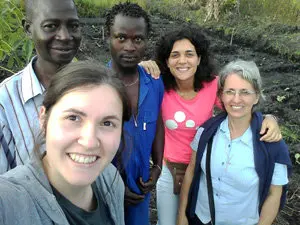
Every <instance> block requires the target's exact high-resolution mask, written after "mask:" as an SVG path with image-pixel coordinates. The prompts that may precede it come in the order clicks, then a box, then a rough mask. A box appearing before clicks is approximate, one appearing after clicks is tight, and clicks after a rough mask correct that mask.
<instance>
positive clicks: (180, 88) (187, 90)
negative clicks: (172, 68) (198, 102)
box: [176, 81, 197, 100]
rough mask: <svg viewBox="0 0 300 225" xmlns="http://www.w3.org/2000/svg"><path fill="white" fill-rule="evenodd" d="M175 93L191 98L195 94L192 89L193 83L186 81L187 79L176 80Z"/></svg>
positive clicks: (187, 98)
mask: <svg viewBox="0 0 300 225" xmlns="http://www.w3.org/2000/svg"><path fill="white" fill-rule="evenodd" d="M176 84H177V90H176V91H177V93H178V94H179V95H180V96H181V97H182V98H184V99H186V100H190V99H193V98H194V97H195V96H196V95H197V92H196V91H195V90H194V83H193V82H188V81H186V82H185V81H181V82H177V81H176Z"/></svg>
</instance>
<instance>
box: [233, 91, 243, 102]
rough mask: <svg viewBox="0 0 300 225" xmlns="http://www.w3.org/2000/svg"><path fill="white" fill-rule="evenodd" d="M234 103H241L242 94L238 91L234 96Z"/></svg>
mask: <svg viewBox="0 0 300 225" xmlns="http://www.w3.org/2000/svg"><path fill="white" fill-rule="evenodd" d="M233 101H234V102H240V101H241V97H240V93H239V92H238V91H237V92H235V94H234V96H233Z"/></svg>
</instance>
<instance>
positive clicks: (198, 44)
mask: <svg viewBox="0 0 300 225" xmlns="http://www.w3.org/2000/svg"><path fill="white" fill-rule="evenodd" d="M209 53H210V49H209V41H208V40H207V38H206V37H205V35H204V34H203V32H202V30H201V29H199V27H195V26H189V27H183V28H181V29H180V30H176V31H172V32H170V33H168V34H166V35H165V36H164V37H162V38H161V40H160V41H159V43H158V45H157V57H156V62H157V64H158V65H159V68H160V70H161V74H162V78H163V81H164V85H165V94H164V99H163V103H162V117H163V122H164V125H165V147H164V163H163V168H162V173H161V176H160V178H159V180H158V182H157V187H156V192H157V193H156V194H157V211H158V224H159V225H174V224H176V215H177V210H178V203H179V193H180V187H181V183H182V181H183V177H184V173H185V169H186V167H187V165H188V163H189V162H190V158H191V154H192V150H191V147H190V143H191V141H192V140H193V138H194V136H195V134H196V130H197V128H198V127H199V126H200V125H201V124H202V123H204V122H205V121H206V120H208V119H209V118H210V117H212V115H213V109H214V106H218V107H219V108H221V105H220V103H219V101H218V98H217V83H218V82H217V80H218V77H217V76H216V75H214V74H215V73H214V66H213V64H212V62H211V57H210V54H209ZM264 123H265V124H264V125H263V128H262V130H264V129H266V127H268V133H267V134H265V135H264V137H263V138H264V140H265V141H270V140H271V141H274V140H275V141H277V140H279V139H280V138H281V134H280V131H279V128H278V125H277V122H276V121H275V120H274V119H273V118H272V119H266V121H264ZM261 133H264V131H262V132H261Z"/></svg>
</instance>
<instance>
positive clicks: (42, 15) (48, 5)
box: [33, 0, 78, 21]
mask: <svg viewBox="0 0 300 225" xmlns="http://www.w3.org/2000/svg"><path fill="white" fill-rule="evenodd" d="M51 19H53V20H78V15H77V11H76V6H75V4H74V2H73V1H72V0H51V1H40V0H38V1H37V2H36V6H35V9H34V10H33V20H34V21H43V20H51Z"/></svg>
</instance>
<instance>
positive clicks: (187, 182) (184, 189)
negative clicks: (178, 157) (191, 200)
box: [177, 151, 197, 225]
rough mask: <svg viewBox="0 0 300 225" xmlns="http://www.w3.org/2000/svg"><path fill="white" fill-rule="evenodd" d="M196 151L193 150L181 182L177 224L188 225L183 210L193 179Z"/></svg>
mask: <svg viewBox="0 0 300 225" xmlns="http://www.w3.org/2000/svg"><path fill="white" fill-rule="evenodd" d="M196 154H197V153H196V152H195V151H193V153H192V158H191V161H190V163H189V165H188V167H187V169H186V172H185V176H184V179H183V184H182V186H181V192H180V201H179V202H180V205H179V209H178V216H177V225H188V220H187V217H186V215H185V210H186V207H187V203H188V195H189V190H190V186H191V183H192V181H193V176H194V169H195V163H196Z"/></svg>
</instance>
